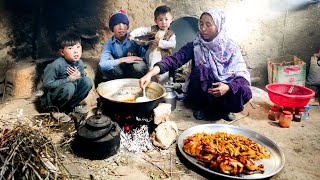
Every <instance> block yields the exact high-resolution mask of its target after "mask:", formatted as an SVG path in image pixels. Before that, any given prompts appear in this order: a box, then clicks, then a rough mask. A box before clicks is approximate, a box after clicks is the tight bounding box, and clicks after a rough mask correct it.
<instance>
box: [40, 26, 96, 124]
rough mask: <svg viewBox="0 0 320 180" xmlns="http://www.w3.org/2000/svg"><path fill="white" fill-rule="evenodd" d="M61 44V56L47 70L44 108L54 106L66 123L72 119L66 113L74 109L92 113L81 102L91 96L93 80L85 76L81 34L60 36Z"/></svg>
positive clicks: (45, 71)
mask: <svg viewBox="0 0 320 180" xmlns="http://www.w3.org/2000/svg"><path fill="white" fill-rule="evenodd" d="M59 46H60V54H61V57H59V58H57V59H56V60H55V61H53V62H52V63H50V64H49V65H47V67H46V68H45V70H44V77H43V84H44V95H43V96H42V98H41V102H42V106H43V107H47V108H50V107H54V109H53V110H54V111H58V112H53V113H52V115H53V117H54V118H56V119H59V120H61V121H65V122H66V121H69V120H71V118H70V117H69V116H68V115H66V113H69V112H71V111H73V110H74V109H75V110H77V112H80V113H87V112H88V110H86V109H85V108H81V106H79V103H80V102H81V101H82V100H83V99H84V98H86V97H87V95H88V93H89V91H90V90H91V88H92V85H93V83H92V80H91V79H90V78H88V77H86V76H85V72H84V65H83V61H82V60H81V59H80V57H81V54H82V46H81V39H80V36H79V35H77V34H75V33H72V32H69V33H65V34H63V35H62V36H61V37H60V39H59ZM75 107H77V108H75ZM79 107H80V108H79ZM62 112H63V113H62Z"/></svg>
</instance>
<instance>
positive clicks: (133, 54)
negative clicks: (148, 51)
mask: <svg viewBox="0 0 320 180" xmlns="http://www.w3.org/2000/svg"><path fill="white" fill-rule="evenodd" d="M136 55H137V54H136V53H134V52H128V54H127V56H136Z"/></svg>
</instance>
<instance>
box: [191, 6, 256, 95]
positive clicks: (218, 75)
mask: <svg viewBox="0 0 320 180" xmlns="http://www.w3.org/2000/svg"><path fill="white" fill-rule="evenodd" d="M204 13H208V14H210V15H211V17H212V19H213V21H214V24H215V25H216V27H217V33H218V35H217V36H216V37H215V38H214V39H213V40H212V41H210V42H207V41H205V40H204V39H203V38H202V36H201V34H200V33H198V35H197V38H196V39H195V40H194V42H193V45H194V57H195V65H196V66H198V68H199V69H200V81H202V82H203V83H202V89H203V90H204V91H206V90H207V85H208V83H210V82H208V81H213V82H223V83H230V82H231V81H232V80H233V79H235V78H237V77H244V78H245V79H246V80H247V81H248V82H249V83H250V74H249V72H248V70H247V67H246V64H245V62H244V59H243V57H242V54H241V52H240V49H239V48H238V46H237V45H236V44H235V43H234V42H233V41H232V40H231V39H230V38H228V37H227V35H226V28H225V15H224V12H223V11H221V10H218V9H214V8H211V9H209V10H208V11H206V12H204Z"/></svg>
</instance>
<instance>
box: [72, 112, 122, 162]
mask: <svg viewBox="0 0 320 180" xmlns="http://www.w3.org/2000/svg"><path fill="white" fill-rule="evenodd" d="M73 119H74V122H75V127H76V130H77V134H76V137H75V139H74V142H73V144H72V149H73V152H74V153H75V154H77V155H79V156H81V157H84V158H88V159H92V160H97V159H105V158H108V157H110V156H112V155H114V154H115V153H116V152H117V150H118V149H119V147H120V127H119V125H118V124H117V123H115V122H113V121H111V119H110V118H109V117H108V116H105V115H102V114H101V113H97V114H95V115H93V116H90V117H89V118H87V119H85V120H83V118H81V119H79V118H77V116H76V115H74V116H73Z"/></svg>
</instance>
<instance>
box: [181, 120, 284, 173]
mask: <svg viewBox="0 0 320 180" xmlns="http://www.w3.org/2000/svg"><path fill="white" fill-rule="evenodd" d="M218 131H220V132H226V133H230V134H237V135H242V136H245V137H247V138H250V139H251V140H253V141H255V142H256V143H258V144H260V145H262V146H266V147H267V148H268V151H269V152H270V153H271V157H270V159H261V160H258V161H255V162H256V164H263V165H264V169H265V172H264V173H263V174H262V173H259V172H257V173H255V174H251V175H242V176H241V177H239V176H231V175H227V174H222V173H219V172H216V171H213V170H211V169H209V168H208V167H206V166H205V165H204V164H203V163H201V162H200V161H198V160H196V159H195V158H194V157H192V156H190V155H188V154H187V153H185V152H184V150H183V149H182V148H183V141H184V140H185V139H186V138H187V137H188V136H191V135H193V134H195V133H197V132H205V133H211V134H214V133H216V132H218ZM178 149H179V151H180V152H181V154H182V155H183V156H184V157H185V158H186V159H187V160H188V161H190V162H191V163H192V164H194V165H195V166H197V167H199V168H200V169H203V170H205V171H207V172H209V173H212V174H215V175H219V176H223V177H228V178H232V179H265V178H269V177H271V176H273V175H275V174H277V173H278V172H279V171H280V170H281V169H282V168H283V166H284V164H285V157H284V154H283V152H282V150H281V149H280V148H279V147H278V146H277V145H276V144H275V143H274V142H272V141H271V140H270V139H268V138H267V137H265V136H263V135H261V134H259V133H256V132H254V131H252V130H250V129H246V128H242V127H238V126H232V125H226V124H203V125H198V126H194V127H191V128H189V129H187V130H185V131H184V132H183V133H181V135H180V136H179V138H178Z"/></svg>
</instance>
